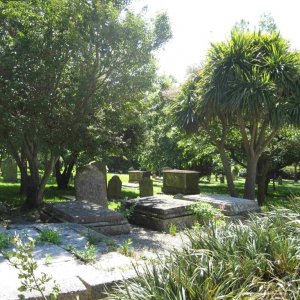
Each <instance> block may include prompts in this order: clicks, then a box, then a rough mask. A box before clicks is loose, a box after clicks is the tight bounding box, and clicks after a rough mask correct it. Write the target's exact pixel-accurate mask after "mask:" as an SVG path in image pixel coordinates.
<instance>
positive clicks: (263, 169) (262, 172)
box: [257, 154, 271, 206]
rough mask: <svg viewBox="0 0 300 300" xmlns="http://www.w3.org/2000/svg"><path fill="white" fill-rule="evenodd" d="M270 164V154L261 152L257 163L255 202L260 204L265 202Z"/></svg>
mask: <svg viewBox="0 0 300 300" xmlns="http://www.w3.org/2000/svg"><path fill="white" fill-rule="evenodd" d="M270 166H271V159H270V156H269V155H267V154H262V156H261V157H260V158H259V160H258V163H257V202H258V205H260V206H262V205H264V204H265V200H266V195H267V185H268V178H267V174H268V171H269V169H270Z"/></svg>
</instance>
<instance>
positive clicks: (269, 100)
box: [193, 31, 300, 199]
mask: <svg viewBox="0 0 300 300" xmlns="http://www.w3.org/2000/svg"><path fill="white" fill-rule="evenodd" d="M299 70H300V62H299V54H298V53H297V52H295V51H291V50H290V48H289V44H288V42H287V41H286V40H284V39H283V38H282V37H281V36H280V35H279V34H278V33H273V34H262V33H260V32H253V33H249V32H246V33H241V32H238V31H233V32H232V35H231V39H230V40H229V41H227V42H222V43H217V44H213V45H212V47H211V49H210V51H209V54H208V58H207V61H206V64H205V65H204V67H203V69H202V70H201V73H200V80H198V82H197V84H196V85H197V101H194V102H195V103H196V105H194V106H193V109H194V111H195V112H196V113H195V115H197V120H196V121H198V122H199V123H200V124H203V123H204V124H209V121H210V120H212V119H214V118H216V117H218V118H219V120H221V123H222V118H223V120H224V121H223V122H225V123H224V124H225V125H226V123H229V124H235V125H236V126H237V127H238V128H239V131H240V134H241V137H242V141H243V146H244V150H245V155H246V158H247V176H246V182H245V189H244V198H247V199H254V197H255V179H256V170H257V162H258V159H259V157H260V156H261V154H262V153H263V151H264V150H265V149H266V147H267V146H268V145H269V143H270V142H271V141H272V139H273V138H274V136H275V135H276V134H277V133H278V130H279V129H280V128H281V127H282V126H285V125H287V124H291V123H298V121H299V119H300V109H299V107H300V104H299V102H300V97H299V96H298V95H299ZM193 121H194V123H195V118H194V120H193ZM196 123H197V122H196ZM204 128H205V126H204ZM224 134H225V135H226V132H225V133H224ZM223 138H226V137H224V136H223Z"/></svg>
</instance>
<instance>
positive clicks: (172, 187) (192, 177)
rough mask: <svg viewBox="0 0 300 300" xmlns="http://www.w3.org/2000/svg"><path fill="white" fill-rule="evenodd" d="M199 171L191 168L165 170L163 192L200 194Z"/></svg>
mask: <svg viewBox="0 0 300 300" xmlns="http://www.w3.org/2000/svg"><path fill="white" fill-rule="evenodd" d="M198 181H199V172H197V171H190V170H176V169H174V170H173V169H172V170H165V171H163V187H162V192H163V193H165V194H178V193H180V194H185V195H187V194H190V195H192V194H198V193H199V186H198Z"/></svg>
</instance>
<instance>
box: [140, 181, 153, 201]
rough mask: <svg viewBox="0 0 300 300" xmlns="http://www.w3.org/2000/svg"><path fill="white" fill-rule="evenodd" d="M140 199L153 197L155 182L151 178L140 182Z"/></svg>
mask: <svg viewBox="0 0 300 300" xmlns="http://www.w3.org/2000/svg"><path fill="white" fill-rule="evenodd" d="M139 186H140V197H148V196H153V181H152V180H151V179H150V178H142V179H141V180H140V182H139Z"/></svg>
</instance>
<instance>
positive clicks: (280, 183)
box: [277, 176, 283, 185]
mask: <svg viewBox="0 0 300 300" xmlns="http://www.w3.org/2000/svg"><path fill="white" fill-rule="evenodd" d="M277 181H278V184H279V185H282V184H283V180H282V176H278V178H277Z"/></svg>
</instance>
